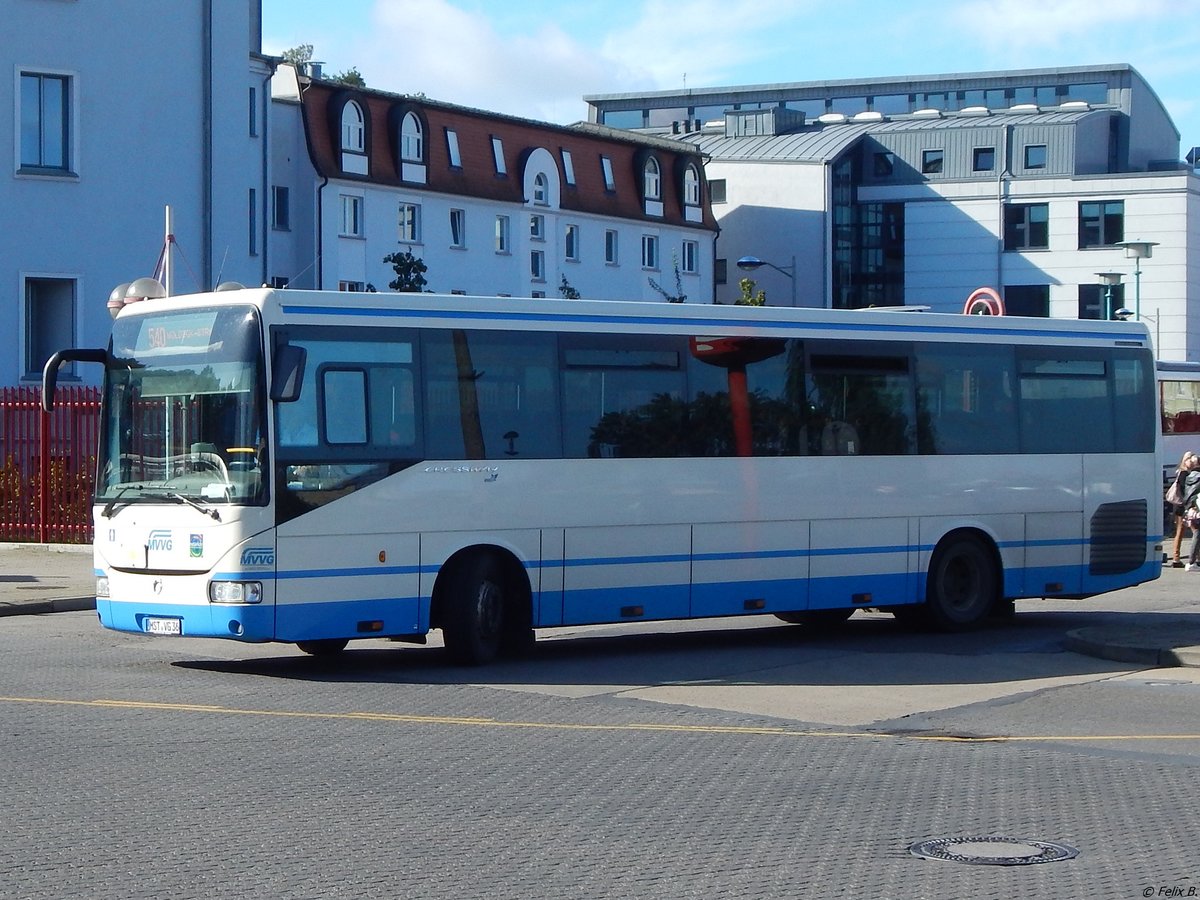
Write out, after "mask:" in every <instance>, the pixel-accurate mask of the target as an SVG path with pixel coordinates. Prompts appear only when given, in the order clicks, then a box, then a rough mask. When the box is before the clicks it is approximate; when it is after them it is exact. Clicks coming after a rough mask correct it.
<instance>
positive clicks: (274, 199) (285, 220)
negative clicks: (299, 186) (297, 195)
mask: <svg viewBox="0 0 1200 900" xmlns="http://www.w3.org/2000/svg"><path fill="white" fill-rule="evenodd" d="M291 222H292V212H291V203H290V197H289V194H288V189H287V188H286V187H282V186H281V185H273V186H272V187H271V227H272V228H274V229H275V230H276V231H290V230H291V228H292V225H291Z"/></svg>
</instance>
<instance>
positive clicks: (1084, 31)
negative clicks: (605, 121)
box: [262, 0, 1200, 157]
mask: <svg viewBox="0 0 1200 900" xmlns="http://www.w3.org/2000/svg"><path fill="white" fill-rule="evenodd" d="M262 4H263V50H264V51H265V52H267V53H271V54H279V53H281V52H282V51H283V50H286V49H288V48H290V47H296V46H299V45H301V44H312V45H313V47H314V50H313V59H314V60H318V61H320V62H323V63H324V64H325V73H326V75H335V74H337V73H340V72H344V71H346V70H348V69H351V68H356V69H358V71H359V72H360V73H361V74H362V76H363V77H364V78H365V79H366V82H367V85H368V86H369V87H372V88H378V89H380V90H385V91H393V92H395V93H399V94H424V95H425V96H427V97H429V98H430V99H434V100H441V101H444V102H447V103H456V104H460V105H463V106H472V107H476V108H479V109H484V110H489V111H492V112H498V113H506V114H509V115H515V116H522V117H525V118H530V119H536V120H539V121H545V122H553V123H557V124H563V125H565V124H570V123H573V122H578V121H581V120H585V119H586V118H587V107H586V104H585V103H584V102H583V99H582V98H583V97H584V96H586V95H590V94H606V93H623V92H643V91H655V90H678V89H680V88H683V87H692V88H705V87H724V86H733V85H754V84H776V83H781V82H794V81H829V80H838V79H853V80H864V81H865V80H869V79H870V78H873V77H879V78H883V77H894V76H906V75H912V76H917V75H945V74H952V73H958V72H984V71H997V70H1005V69H1028V68H1055V67H1060V66H1084V65H1086V66H1094V65H1108V64H1113V63H1128V64H1130V65H1132V66H1133V67H1134V68H1135V69H1137V70H1138V71H1139V72H1140V73H1141V74H1142V77H1143V78H1145V79H1146V80H1147V82H1149V84H1150V86H1151V87H1152V88H1153V89H1154V91H1155V93H1157V94H1158V96H1159V99H1160V100H1162V102H1163V103H1164V105H1165V106H1166V108H1167V111H1168V112H1169V113H1170V115H1171V118H1172V119H1173V120H1174V122H1175V126H1176V128H1178V129H1179V132H1180V151H1179V152H1180V156H1181V157H1182V156H1183V155H1185V154H1186V153H1187V151H1188V150H1189V149H1190V148H1191V147H1194V146H1200V16H1198V15H1196V14H1195V11H1194V9H1193V8H1191V7H1190V5H1189V4H1186V3H1182V2H1180V0H1041V2H1034V0H890V2H885V0H838V2H833V3H831V2H828V0H825V2H816V0H606V2H589V0H574V2H566V0H339V2H336V3H332V2H329V0H262Z"/></svg>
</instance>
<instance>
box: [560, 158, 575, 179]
mask: <svg viewBox="0 0 1200 900" xmlns="http://www.w3.org/2000/svg"><path fill="white" fill-rule="evenodd" d="M562 164H563V175H564V177H565V178H566V182H567V184H569V185H570V186H571V187H575V163H574V161H573V160H572V159H571V151H570V150H563V152H562Z"/></svg>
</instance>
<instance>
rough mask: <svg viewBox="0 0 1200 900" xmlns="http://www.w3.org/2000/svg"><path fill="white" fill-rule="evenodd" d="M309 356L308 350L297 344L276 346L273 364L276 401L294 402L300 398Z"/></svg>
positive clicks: (273, 386) (272, 381) (272, 383)
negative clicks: (306, 361)
mask: <svg viewBox="0 0 1200 900" xmlns="http://www.w3.org/2000/svg"><path fill="white" fill-rule="evenodd" d="M307 358H308V351H307V350H305V349H304V348H303V347H297V346H296V345H295V344H282V345H280V346H279V347H276V348H275V359H274V360H273V361H272V365H271V399H272V400H274V401H275V402H276V403H293V402H295V401H296V400H299V399H300V386H301V384H303V383H304V362H305V360H306V359H307Z"/></svg>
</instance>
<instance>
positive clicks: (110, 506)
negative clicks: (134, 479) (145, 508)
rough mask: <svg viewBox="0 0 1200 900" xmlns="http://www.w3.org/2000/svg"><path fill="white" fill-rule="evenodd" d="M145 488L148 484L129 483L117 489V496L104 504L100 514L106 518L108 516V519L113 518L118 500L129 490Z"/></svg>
mask: <svg viewBox="0 0 1200 900" xmlns="http://www.w3.org/2000/svg"><path fill="white" fill-rule="evenodd" d="M145 489H146V486H145V485H144V484H127V485H125V487H123V488H121V489H120V490H119V491H117V494H116V496H115V497H113V498H112V499H111V500H109V501H108V503H106V504H104V509H102V510H101V511H100V515H102V516H104V518H106V519H111V518H112V516H113V513H114V512H115V510H116V507H117V501H118V500H120V499H121V497H122V495H123V494H125V493H126V492H127V491H143V490H145Z"/></svg>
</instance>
